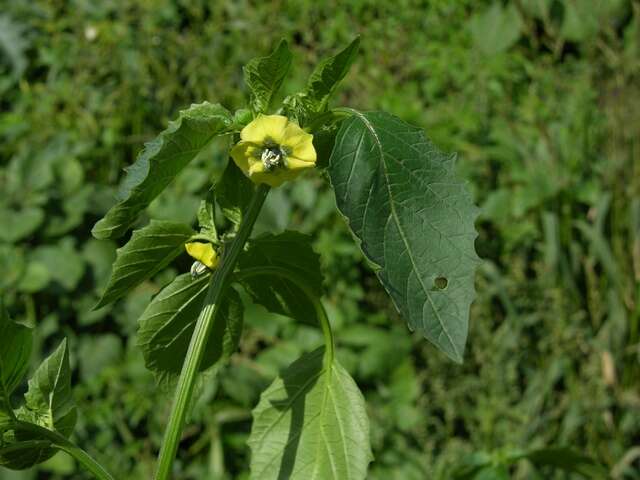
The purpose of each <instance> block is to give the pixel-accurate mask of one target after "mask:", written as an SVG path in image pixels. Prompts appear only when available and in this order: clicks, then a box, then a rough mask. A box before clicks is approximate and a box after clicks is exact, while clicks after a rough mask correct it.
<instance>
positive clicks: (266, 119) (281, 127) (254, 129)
mask: <svg viewBox="0 0 640 480" xmlns="http://www.w3.org/2000/svg"><path fill="white" fill-rule="evenodd" d="M287 122H288V119H287V117H283V116H282V115H258V117H257V118H256V119H255V120H254V121H252V122H251V123H249V124H248V125H247V126H246V127H244V128H243V129H242V131H241V132H240V138H241V139H242V140H244V141H245V142H251V143H253V144H256V145H264V144H265V142H266V141H271V142H274V143H276V144H278V145H280V144H281V142H282V140H283V139H284V134H285V127H286V126H287Z"/></svg>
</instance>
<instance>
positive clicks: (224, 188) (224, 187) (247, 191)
mask: <svg viewBox="0 0 640 480" xmlns="http://www.w3.org/2000/svg"><path fill="white" fill-rule="evenodd" d="M254 190H255V187H254V186H253V182H252V181H251V180H249V179H248V178H247V177H246V176H245V174H244V173H242V170H240V169H239V168H238V166H237V165H236V162H233V161H229V163H227V168H225V170H224V173H223V174H222V178H220V180H219V181H218V182H217V183H216V185H215V187H214V191H215V196H216V201H217V202H218V205H220V209H221V210H222V213H223V214H224V216H225V217H226V218H228V219H229V220H230V221H231V222H232V223H234V224H235V225H239V224H240V222H241V221H242V213H243V212H244V211H245V210H246V209H247V207H248V206H249V202H250V201H251V199H252V198H253V192H254Z"/></svg>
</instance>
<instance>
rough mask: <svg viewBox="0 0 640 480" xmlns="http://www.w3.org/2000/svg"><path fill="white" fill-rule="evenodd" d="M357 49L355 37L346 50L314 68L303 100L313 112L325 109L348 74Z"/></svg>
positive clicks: (358, 44)
mask: <svg viewBox="0 0 640 480" xmlns="http://www.w3.org/2000/svg"><path fill="white" fill-rule="evenodd" d="M359 48H360V37H356V38H355V39H354V40H353V41H352V42H351V43H350V44H349V45H348V46H347V47H346V48H344V49H343V50H341V51H340V52H338V53H337V54H336V55H334V56H332V57H328V58H325V59H324V60H322V61H321V62H320V63H319V64H318V66H317V67H316V68H315V70H314V71H313V73H312V74H311V76H310V77H309V81H308V83H307V88H306V89H305V91H304V98H305V100H306V102H307V103H308V105H309V106H310V107H311V108H312V110H313V111H314V112H321V111H323V110H325V109H326V107H327V102H328V101H329V98H330V97H331V95H332V94H333V92H334V91H335V89H336V87H337V86H338V83H340V81H341V80H342V79H343V78H344V77H345V75H346V74H347V73H348V72H349V69H350V68H351V65H352V64H353V61H354V60H355V58H356V55H357V54H358V49H359Z"/></svg>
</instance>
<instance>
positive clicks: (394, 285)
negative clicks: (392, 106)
mask: <svg viewBox="0 0 640 480" xmlns="http://www.w3.org/2000/svg"><path fill="white" fill-rule="evenodd" d="M329 174H330V178H331V183H332V185H333V188H334V189H335V194H336V202H337V205H338V208H339V210H340V211H341V212H342V214H343V215H344V216H345V217H346V219H347V221H348V223H349V226H350V228H351V230H352V231H353V233H354V234H355V235H356V236H357V237H358V239H359V240H360V246H361V248H362V251H363V252H364V254H365V256H366V257H367V258H368V259H369V260H370V261H371V262H373V263H374V264H375V268H376V273H377V275H378V278H379V279H380V281H381V282H382V284H383V286H384V287H385V289H386V290H387V292H388V293H389V294H390V295H391V298H392V299H393V301H394V304H395V306H396V308H397V309H398V310H399V312H400V313H401V314H402V315H403V317H404V318H405V320H406V321H407V322H408V324H409V327H410V328H411V329H416V330H418V331H420V332H421V333H422V334H423V335H424V336H425V337H426V338H427V339H429V340H430V341H431V342H432V343H433V344H434V345H436V346H437V347H438V348H440V349H441V350H442V351H443V352H444V353H446V354H447V355H448V356H449V357H451V358H452V359H453V360H455V361H457V362H460V361H462V353H463V351H464V346H465V342H466V338H467V330H468V319H469V307H470V305H471V302H472V300H473V297H474V286H473V284H474V273H475V268H476V266H477V264H478V261H479V260H478V257H477V255H476V253H475V250H474V240H475V237H476V236H477V234H476V232H475V229H474V225H473V223H474V219H475V217H476V215H477V208H476V207H475V206H474V205H473V202H472V199H471V195H470V193H469V191H468V190H467V188H466V186H465V184H464V183H462V182H460V181H459V180H458V179H457V178H456V175H455V172H454V157H453V156H449V155H445V154H443V153H442V152H440V151H439V150H437V148H436V147H435V146H434V145H433V144H432V143H430V142H429V140H427V138H426V137H425V136H424V133H423V132H422V130H420V129H419V128H417V127H414V126H411V125H409V124H407V123H405V122H403V121H401V120H400V119H398V118H396V117H394V116H392V115H389V114H387V113H384V112H370V113H358V112H356V113H354V115H353V116H352V117H351V118H349V119H347V120H345V121H344V122H343V123H342V126H341V127H340V131H339V132H338V136H337V138H336V142H335V146H334V150H333V153H332V155H331V159H330V165H329Z"/></svg>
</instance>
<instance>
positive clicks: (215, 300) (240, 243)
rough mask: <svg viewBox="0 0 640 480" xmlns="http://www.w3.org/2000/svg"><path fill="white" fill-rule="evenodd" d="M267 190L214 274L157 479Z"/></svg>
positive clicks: (168, 461)
mask: <svg viewBox="0 0 640 480" xmlns="http://www.w3.org/2000/svg"><path fill="white" fill-rule="evenodd" d="M267 193H269V187H268V186H266V185H259V186H258V188H257V189H256V191H255V193H254V195H253V198H252V199H251V203H250V204H249V206H248V208H247V211H246V213H245V216H244V218H243V220H242V223H241V224H240V228H239V229H238V233H237V234H236V236H235V237H234V239H233V241H232V242H231V244H230V245H229V247H228V248H226V249H225V252H224V253H223V256H222V261H221V262H220V266H219V267H218V268H217V269H216V270H215V272H214V274H213V275H212V276H211V280H210V283H209V289H208V290H207V296H206V298H205V301H204V305H203V307H202V310H201V311H200V316H199V317H198V321H197V323H196V327H195V330H194V332H193V336H192V337H191V343H190V344H189V349H188V350H187V356H186V358H185V361H184V364H183V365H182V372H181V373H180V379H179V380H178V386H177V387H176V394H175V397H174V400H173V406H172V408H171V415H170V417H169V424H168V425H167V430H166V431H165V435H164V440H163V441H162V446H161V448H160V456H159V458H158V470H157V472H156V477H155V478H156V480H167V479H169V478H170V474H171V468H172V466H173V460H174V458H175V456H176V452H177V451H178V444H179V443H180V437H181V436H182V428H183V427H184V422H185V418H186V416H187V409H188V407H189V404H190V402H191V397H192V395H193V389H194V387H195V382H196V377H197V375H198V369H199V367H200V362H201V361H202V357H203V355H204V349H205V346H206V345H207V339H208V338H209V333H210V332H211V327H212V326H213V320H214V318H215V315H216V313H217V311H218V308H219V307H220V298H221V297H222V295H223V294H224V290H225V288H226V286H227V284H228V279H229V276H230V275H231V273H232V272H233V269H234V268H235V266H236V262H237V261H238V256H239V255H240V252H242V249H243V248H244V244H245V243H246V241H247V239H248V238H249V234H250V233H251V230H252V229H253V225H254V223H255V222H256V219H257V218H258V214H259V213H260V209H261V208H262V205H263V204H264V201H265V199H266V198H267Z"/></svg>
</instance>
